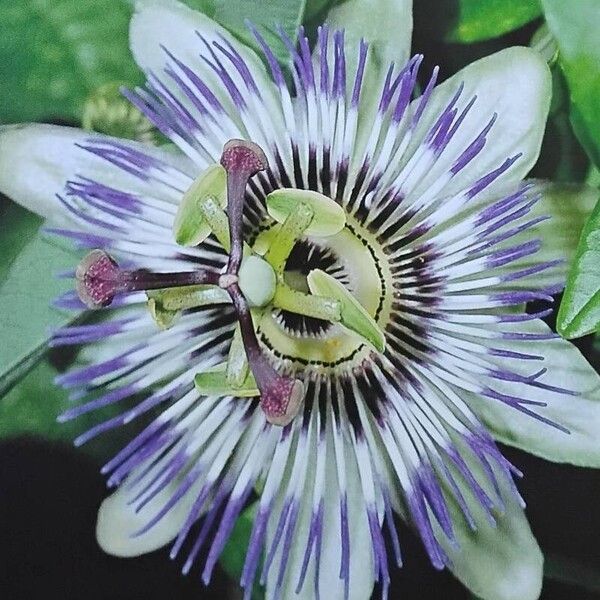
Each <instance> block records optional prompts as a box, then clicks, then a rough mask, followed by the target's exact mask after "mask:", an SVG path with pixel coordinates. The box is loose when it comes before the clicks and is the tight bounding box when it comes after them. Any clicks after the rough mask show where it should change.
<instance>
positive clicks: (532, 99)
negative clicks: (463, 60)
mask: <svg viewBox="0 0 600 600" xmlns="http://www.w3.org/2000/svg"><path fill="white" fill-rule="evenodd" d="M461 84H464V89H463V91H462V94H461V96H460V99H459V101H458V102H457V107H458V110H459V114H460V111H461V110H462V109H463V108H464V107H465V106H466V105H467V104H468V103H469V102H470V101H471V100H472V99H473V97H474V96H477V99H476V101H475V104H474V105H473V107H472V108H471V110H470V111H469V113H468V114H467V116H466V118H465V120H464V121H463V123H462V125H461V126H460V128H459V129H458V131H457V132H456V133H455V135H454V137H453V138H452V140H451V141H450V143H449V144H448V146H447V147H446V149H445V150H444V152H443V153H442V155H441V156H440V158H439V159H438V160H437V162H436V163H435V165H434V166H433V168H431V169H430V170H429V171H428V172H427V174H426V176H424V177H423V178H422V179H421V180H420V181H419V184H418V188H419V189H422V190H426V189H427V188H428V187H430V186H432V183H433V182H434V181H436V180H437V179H438V178H439V177H440V176H442V175H443V174H444V173H447V172H448V171H449V169H450V168H451V167H452V165H453V164H454V162H455V161H456V159H457V158H458V157H459V156H460V155H461V154H462V152H463V151H464V150H465V149H466V148H467V147H468V146H469V144H470V143H471V142H472V141H473V140H474V139H475V138H476V137H477V135H478V134H479V133H480V132H481V130H482V129H483V128H484V126H485V125H486V124H487V123H488V122H489V121H490V119H491V118H492V116H493V115H494V113H497V115H498V117H497V120H496V122H495V125H494V126H493V127H492V129H491V131H490V132H489V133H488V134H487V143H486V144H485V147H484V149H483V150H482V151H481V152H480V153H479V154H478V155H477V156H476V157H475V159H474V160H472V161H471V162H470V163H469V164H468V165H467V166H466V167H464V168H463V169H462V170H461V171H460V172H459V173H458V174H457V175H455V176H454V177H453V178H452V179H451V181H450V182H449V183H448V184H447V185H445V186H444V188H443V193H444V195H447V196H450V195H452V194H454V193H456V192H458V191H460V190H463V189H468V188H469V187H471V185H472V184H474V183H475V182H476V181H477V180H478V179H479V178H480V177H482V176H484V175H486V174H488V173H490V172H491V171H493V170H494V169H496V168H497V167H499V166H500V165H501V164H502V163H503V162H504V161H505V159H507V158H508V157H511V156H515V155H516V154H518V153H522V157H521V158H520V159H519V160H517V162H516V163H515V164H514V165H513V166H512V167H510V168H509V169H508V171H506V172H505V173H504V174H503V175H501V176H500V177H499V178H498V179H497V180H496V181H495V183H494V184H492V185H491V186H490V187H489V188H488V190H487V192H488V193H491V192H492V191H493V189H494V188H497V186H499V185H501V184H503V183H504V184H505V183H507V182H511V181H513V182H516V181H519V180H521V179H523V177H524V176H525V175H526V174H527V173H528V172H529V170H530V169H531V167H532V166H533V165H534V164H535V161H536V160H537V157H538V154H539V151H540V145H541V142H542V137H543V134H544V130H545V126H546V118H547V115H548V109H549V106H550V98H551V77H550V71H549V69H548V66H547V64H546V63H545V61H544V60H543V59H542V58H541V57H540V55H539V54H538V53H537V52H535V51H534V50H531V49H530V48H524V47H514V48H506V49H504V50H501V51H500V52H497V53H495V54H492V55H491V56H488V57H486V58H482V59H480V60H478V61H476V62H473V63H471V64H469V65H468V66H467V67H465V68H464V69H462V70H461V71H459V72H458V73H457V74H456V75H454V76H453V77H451V78H450V79H448V80H447V81H445V82H444V83H442V84H441V85H440V86H438V87H437V88H436V89H435V90H434V91H433V93H432V95H431V98H430V99H429V102H428V104H427V107H426V109H425V111H424V113H423V115H422V117H421V120H420V122H419V126H418V127H417V130H416V132H415V136H414V138H413V140H412V141H411V146H409V149H408V152H407V154H406V156H407V157H409V156H410V155H411V154H412V153H413V151H414V149H415V148H416V146H417V144H419V143H420V142H421V141H422V140H423V138H424V136H425V135H426V133H427V132H428V130H429V129H430V128H431V126H432V125H433V124H434V123H435V122H436V121H437V119H438V117H439V116H440V114H441V113H442V111H443V110H444V109H445V108H446V106H447V105H448V103H449V101H450V99H451V98H452V97H453V96H454V94H455V93H456V92H457V90H458V89H459V87H460V85H461ZM418 102H419V99H417V100H415V101H414V102H413V107H416V106H418V104H417V103H418Z"/></svg>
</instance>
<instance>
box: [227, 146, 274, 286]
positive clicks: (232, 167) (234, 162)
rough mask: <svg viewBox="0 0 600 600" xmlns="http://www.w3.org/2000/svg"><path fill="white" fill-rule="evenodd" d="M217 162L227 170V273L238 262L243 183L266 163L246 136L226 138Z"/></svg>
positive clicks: (241, 247) (232, 270)
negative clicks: (219, 161) (243, 138)
mask: <svg viewBox="0 0 600 600" xmlns="http://www.w3.org/2000/svg"><path fill="white" fill-rule="evenodd" d="M221 164H222V165H223V167H224V168H225V171H226V172H227V213H228V217H229V234H230V238H231V253H230V254H229V261H228V263H227V273H231V274H233V275H237V272H238V270H239V268H240V264H241V262H242V251H243V246H244V242H243V238H242V211H243V209H244V197H245V195H246V184H247V183H248V180H249V179H250V177H252V176H253V175H255V174H256V173H258V172H259V171H263V170H264V169H266V168H267V167H268V166H269V163H268V161H267V157H266V156H265V153H264V152H263V151H262V149H261V148H260V146H258V145H257V144H255V143H253V142H248V141H246V140H229V141H228V142H227V143H226V144H225V146H224V147H223V154H222V155H221Z"/></svg>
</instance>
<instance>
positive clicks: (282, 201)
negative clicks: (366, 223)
mask: <svg viewBox="0 0 600 600" xmlns="http://www.w3.org/2000/svg"><path fill="white" fill-rule="evenodd" d="M265 202H266V205H267V211H268V213H269V215H271V217H273V219H275V220H276V221H277V222H279V223H285V222H286V221H287V219H289V217H290V216H291V215H293V214H294V213H295V212H296V211H297V208H298V206H300V205H305V206H307V207H309V208H310V209H311V211H312V214H313V219H312V220H311V221H310V223H309V224H308V225H307V226H306V227H305V229H304V233H305V234H306V235H313V236H316V237H327V236H330V235H335V234H336V233H339V232H340V231H341V230H342V229H343V228H344V226H345V225H346V213H345V212H344V209H343V208H342V207H341V206H340V205H339V204H338V203H337V202H335V201H334V200H332V199H331V198H329V197H328V196H324V195H323V194H320V193H319V192H313V191H311V190H297V189H292V188H281V189H278V190H275V191H273V192H271V193H270V194H269V195H268V196H267V197H266V199H265Z"/></svg>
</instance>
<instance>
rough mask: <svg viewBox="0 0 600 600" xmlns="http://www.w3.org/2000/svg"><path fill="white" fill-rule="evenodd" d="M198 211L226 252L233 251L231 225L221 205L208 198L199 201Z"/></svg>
mask: <svg viewBox="0 0 600 600" xmlns="http://www.w3.org/2000/svg"><path fill="white" fill-rule="evenodd" d="M198 210H199V211H200V214H201V215H202V218H203V219H204V221H205V223H206V224H207V225H208V227H209V229H210V230H211V231H212V232H213V233H214V234H215V237H216V238H217V240H219V243H220V244H221V246H223V248H224V249H225V251H226V252H229V250H230V249H231V241H230V239H229V223H228V222H227V214H226V213H225V211H224V210H223V208H222V207H221V205H220V204H219V203H218V201H217V200H216V199H215V198H214V197H213V196H208V197H207V198H203V199H202V200H199V201H198Z"/></svg>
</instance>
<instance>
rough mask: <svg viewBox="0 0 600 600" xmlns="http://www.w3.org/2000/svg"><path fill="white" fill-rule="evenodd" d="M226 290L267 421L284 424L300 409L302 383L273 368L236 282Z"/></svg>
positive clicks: (302, 390)
mask: <svg viewBox="0 0 600 600" xmlns="http://www.w3.org/2000/svg"><path fill="white" fill-rule="evenodd" d="M227 291H228V292H229V295H230V296H231V300H232V302H233V305H234V307H235V309H236V313H237V317H238V321H239V324H240V331H241V333H242V339H243V341H244V346H245V348H246V355H247V356H248V363H249V365H250V368H251V369H252V374H253V375H254V379H255V380H256V385H257V387H258V389H259V391H260V405H261V408H262V409H263V411H264V413H265V416H266V418H267V421H269V423H272V424H274V425H281V426H284V425H287V424H288V423H289V422H290V421H291V420H292V419H293V418H294V417H295V416H296V414H298V411H299V410H300V405H301V403H302V401H303V399H304V385H303V384H302V382H301V381H299V380H298V379H293V378H291V377H286V376H284V375H280V374H279V373H278V372H277V371H276V370H275V368H274V367H273V365H271V363H270V362H269V360H268V359H267V357H266V356H265V354H264V353H263V351H262V349H261V347H260V346H259V344H258V339H257V338H256V333H255V331H254V324H253V322H252V315H251V314H250V309H249V308H248V303H247V302H246V299H245V298H244V296H243V294H242V291H241V290H240V288H239V286H238V285H237V284H236V283H233V284H231V285H229V286H228V287H227Z"/></svg>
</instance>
